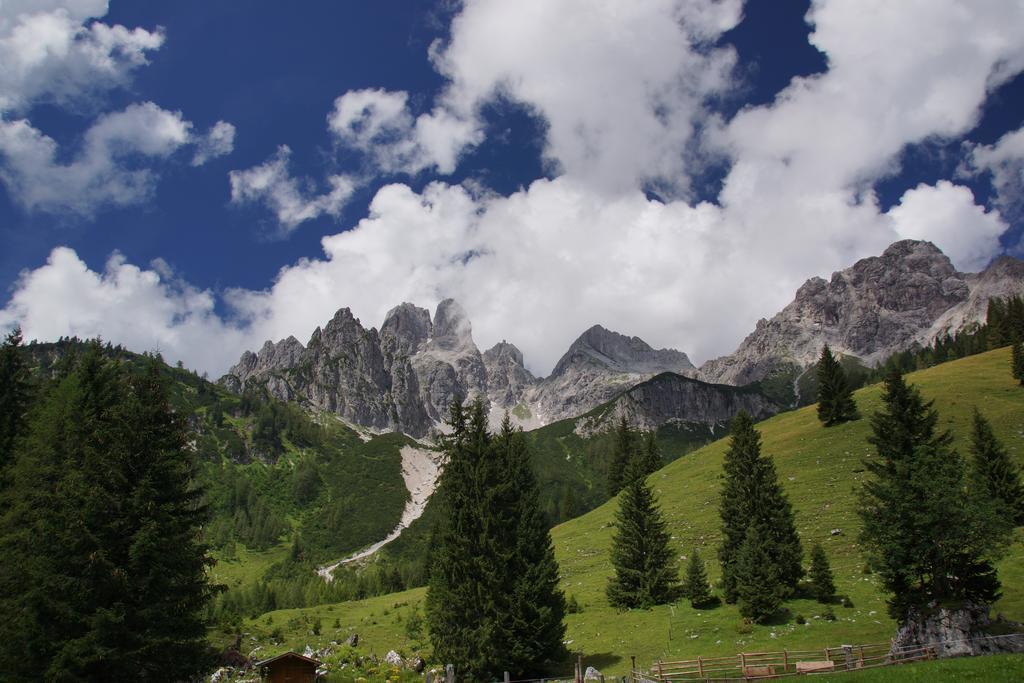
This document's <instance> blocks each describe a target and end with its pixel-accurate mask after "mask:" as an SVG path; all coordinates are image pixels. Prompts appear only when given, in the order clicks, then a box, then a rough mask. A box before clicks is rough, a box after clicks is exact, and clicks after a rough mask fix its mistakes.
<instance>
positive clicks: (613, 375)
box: [527, 325, 696, 424]
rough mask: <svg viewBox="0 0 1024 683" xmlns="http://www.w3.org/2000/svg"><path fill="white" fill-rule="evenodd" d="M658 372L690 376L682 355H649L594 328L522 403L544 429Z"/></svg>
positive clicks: (640, 344)
mask: <svg viewBox="0 0 1024 683" xmlns="http://www.w3.org/2000/svg"><path fill="white" fill-rule="evenodd" d="M660 372H674V373H677V374H684V375H685V374H695V373H696V370H695V369H694V367H693V364H692V363H691V362H690V359H689V358H687V357H686V354H685V353H682V352H680V351H675V350H673V349H659V350H655V349H652V348H651V347H650V346H649V345H648V344H647V343H646V342H644V341H643V340H642V339H639V338H637V337H627V336H625V335H622V334H619V333H617V332H612V331H610V330H606V329H605V328H603V327H601V326H600V325H595V326H594V327H591V328H590V329H589V330H587V331H586V332H584V333H583V334H582V335H580V337H579V339H577V340H576V341H575V342H573V344H572V346H570V347H569V350H568V351H567V352H566V353H565V355H564V356H562V358H561V359H560V360H559V361H558V364H557V365H556V366H555V369H554V371H553V372H552V373H551V376H550V377H548V378H546V379H544V380H543V381H542V382H541V383H540V384H539V385H538V386H537V387H536V388H535V389H534V390H533V391H531V392H529V394H528V395H527V398H528V401H529V403H530V405H531V407H532V408H533V410H534V412H535V414H536V415H537V416H538V417H539V418H540V420H541V421H542V422H543V423H545V424H546V423H549V422H554V421H556V420H561V419H564V418H567V417H574V416H576V415H579V414H581V413H584V412H586V411H587V410H590V409H591V408H593V407H595V406H598V405H601V404H602V403H605V402H606V401H609V400H610V399H611V398H613V397H614V396H615V395H616V394H618V393H619V392H621V391H622V390H624V389H626V388H628V387H631V386H633V385H635V384H637V383H639V382H642V381H644V380H646V379H648V378H650V377H652V376H653V375H655V374H657V373H660Z"/></svg>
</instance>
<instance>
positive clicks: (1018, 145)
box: [961, 128, 1024, 220]
mask: <svg viewBox="0 0 1024 683" xmlns="http://www.w3.org/2000/svg"><path fill="white" fill-rule="evenodd" d="M969 150H970V151H969V155H968V158H967V160H966V164H965V165H964V167H963V168H962V169H961V172H963V173H964V174H966V175H971V174H980V173H989V174H991V177H992V187H993V188H994V189H995V191H996V199H995V201H996V205H997V206H998V207H999V209H1000V211H1002V213H1003V214H1004V215H1006V216H1007V217H1010V218H1012V219H1014V220H1019V219H1021V218H1024V128H1018V129H1017V130H1015V131H1012V132H1010V133H1007V134H1006V135H1004V136H1003V137H1001V138H999V140H998V141H997V142H996V144H994V145H974V146H971V147H969Z"/></svg>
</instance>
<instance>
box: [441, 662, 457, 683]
mask: <svg viewBox="0 0 1024 683" xmlns="http://www.w3.org/2000/svg"><path fill="white" fill-rule="evenodd" d="M444 681H445V683H455V665H454V664H448V665H446V666H445V667H444Z"/></svg>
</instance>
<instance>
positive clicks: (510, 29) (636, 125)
mask: <svg viewBox="0 0 1024 683" xmlns="http://www.w3.org/2000/svg"><path fill="white" fill-rule="evenodd" d="M893 5H894V4H893V3H886V2H881V1H879V2H870V1H866V0H841V1H833V0H827V1H826V0H822V1H821V2H815V3H813V4H809V3H807V2H797V1H788V0H787V1H786V2H778V3H763V2H762V3H755V2H750V3H746V4H744V3H741V2H739V1H738V0H719V1H717V2H711V1H710V0H709V1H701V0H651V1H650V2H645V3H635V2H630V1H628V0H621V1H613V0H608V1H607V2H603V3H598V4H595V3H593V2H589V1H588V0H560V1H557V2H555V1H551V0H529V1H525V0H524V1H523V2H517V3H508V2H497V1H495V0H472V1H467V2H463V3H459V2H438V3H425V2H424V3H419V2H416V3H413V2H408V1H398V0H393V1H392V0H381V1H379V2H372V3H361V2H344V3H339V2H316V3H314V2H309V3H301V4H299V5H298V6H297V7H296V6H288V7H283V6H282V5H281V4H280V3H270V2H249V3H246V4H245V6H244V9H243V8H241V7H240V6H239V4H238V3H237V2H230V1H228V0H206V1H198V0H181V1H178V2H173V3H171V2H165V3H149V2H147V3H140V2H118V1H116V0H115V1H113V2H110V3H109V5H108V4H107V3H106V2H104V1H103V0H66V1H63V2H62V1H58V0H36V1H35V2H28V1H24V2H17V1H16V2H10V3H5V4H4V5H3V6H2V7H0V64H3V66H0V188H2V189H0V245H2V249H0V284H2V286H3V288H4V295H3V301H2V302H0V303H2V305H3V308H2V309H0V326H11V325H13V324H21V325H22V326H23V328H24V330H25V333H26V336H28V337H30V338H39V339H50V338H55V337H57V336H60V335H64V334H77V335H79V336H93V335H102V336H103V337H104V338H107V339H112V340H114V341H119V342H123V343H125V344H127V345H128V346H129V347H131V348H134V349H136V350H147V349H159V350H160V351H161V352H163V353H164V355H165V356H168V357H170V358H173V359H179V358H180V359H182V360H184V361H185V362H186V363H187V364H188V365H190V366H192V367H196V368H199V369H201V370H205V371H209V372H211V373H213V374H219V373H220V372H223V371H224V370H225V369H226V368H227V366H228V365H229V364H230V363H231V362H232V361H233V360H234V359H235V358H237V356H238V355H239V354H240V353H241V351H242V350H244V349H246V348H252V347H258V346H259V345H260V344H261V343H262V341H263V340H264V339H266V338H272V339H278V338H282V337H284V336H287V335H289V334H293V335H295V336H296V337H297V338H299V339H300V340H302V341H305V339H307V338H308V336H309V334H310V333H311V331H312V330H313V328H314V327H315V326H316V325H318V324H323V322H325V321H326V320H328V319H329V318H330V317H331V315H332V314H333V311H334V310H336V309H337V308H339V307H342V306H349V307H351V308H352V309H353V311H354V312H355V313H356V315H357V316H360V317H361V318H362V319H363V322H364V323H365V324H366V325H367V326H370V325H379V324H380V322H381V321H382V319H383V316H384V314H385V312H386V311H387V310H388V309H389V308H390V307H391V306H393V305H396V304H397V303H399V302H400V301H403V300H409V301H413V302H414V303H417V304H419V305H422V306H425V307H429V308H433V306H434V305H435V304H436V302H437V301H438V300H440V299H441V298H445V297H448V296H453V297H455V298H457V299H459V300H460V301H461V302H462V303H463V305H464V306H465V307H466V308H467V310H468V312H469V314H470V317H471V319H472V320H473V323H474V331H475V335H476V338H477V341H478V343H479V344H480V345H481V346H482V347H485V346H489V345H491V344H493V343H495V342H497V341H500V340H501V339H505V338H507V339H509V341H512V342H514V343H516V344H517V345H519V346H520V347H521V348H522V349H523V351H524V353H525V355H526V360H527V364H528V365H530V366H531V368H532V369H534V370H535V371H536V372H538V373H540V374H544V373H546V372H547V371H549V370H550V368H551V367H552V366H553V364H554V362H555V361H556V360H557V358H558V355H559V354H560V353H561V352H562V351H564V349H565V348H566V347H567V346H568V344H569V343H570V342H571V341H572V339H573V338H575V336H576V335H578V334H579V333H580V332H581V331H582V330H583V329H585V328H586V327H589V326H590V325H591V324H594V323H601V324H604V325H606V326H608V327H611V328H613V329H617V330H619V331H621V332H624V333H628V334H636V335H639V336H641V337H643V338H644V339H645V340H647V341H649V342H651V343H652V344H654V345H656V346H671V347H676V348H680V349H682V350H684V351H687V352H689V353H690V354H691V355H692V356H693V357H694V359H695V360H696V361H701V360H704V359H706V358H709V357H713V356H715V355H720V354H724V353H728V352H730V351H731V350H732V349H733V348H734V347H735V346H736V345H737V344H738V342H739V341H740V339H742V337H743V336H744V334H746V333H747V332H749V330H750V329H752V327H753V324H754V323H755V322H756V320H757V319H758V318H760V317H769V316H771V315H772V314H773V313H774V312H776V311H777V310H778V309H779V308H781V307H782V306H783V305H785V303H787V302H788V301H789V300H790V299H791V298H792V295H793V293H794V291H795V290H796V288H797V287H798V286H799V284H800V283H802V282H803V280H805V279H806V278H807V277H810V276H812V275H823V276H828V274H829V273H830V272H832V271H833V270H836V269H839V268H842V267H846V266H848V265H850V264H851V263H852V262H853V261H854V260H856V259H857V258H862V257H865V256H869V255H874V254H877V253H880V251H881V250H882V249H884V248H885V246H886V245H887V244H889V243H891V242H892V241H894V240H896V239H901V238H920V239H931V240H932V241H934V242H935V243H936V244H938V245H939V246H940V247H941V248H942V249H943V250H944V251H946V253H947V254H948V255H949V256H950V258H951V259H953V261H954V263H955V264H956V265H957V266H958V267H959V268H960V269H962V270H971V271H973V270H978V269H980V268H982V267H984V265H985V264H987V263H988V262H989V261H990V260H991V259H992V258H994V257H996V256H998V255H1000V254H1002V253H1011V254H1018V255H1019V254H1020V253H1021V245H1020V242H1021V234H1022V225H1024V223H1022V212H1021V208H1022V203H1021V202H1022V200H1021V197H1022V195H1021V191H1022V186H1024V180H1022V169H1024V132H1021V127H1022V124H1024V120H1022V119H1024V76H1022V75H1021V71H1022V69H1024V40H1021V38H1022V37H1024V36H1022V35H1021V30H1020V26H1024V9H1022V7H1021V6H1020V3H1019V2H1010V1H1005V2H1000V1H996V0H992V1H991V2H953V1H952V0H950V1H949V2H939V1H938V0H936V1H931V0H929V1H928V2H919V3H918V2H905V3H896V4H895V5H896V6H893Z"/></svg>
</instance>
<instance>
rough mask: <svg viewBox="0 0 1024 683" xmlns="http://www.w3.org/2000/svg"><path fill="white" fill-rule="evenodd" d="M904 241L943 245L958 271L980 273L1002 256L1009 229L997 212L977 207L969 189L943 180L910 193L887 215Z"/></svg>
mask: <svg viewBox="0 0 1024 683" xmlns="http://www.w3.org/2000/svg"><path fill="white" fill-rule="evenodd" d="M888 215H889V216H890V217H891V218H892V219H893V222H894V226H893V227H894V229H895V231H896V233H897V234H898V235H899V236H900V237H903V238H907V239H918V240H929V241H931V242H934V243H935V244H938V245H941V246H942V250H943V251H944V252H946V255H947V256H949V258H950V260H951V261H952V262H953V265H955V266H956V267H957V268H958V269H959V270H963V271H967V272H977V271H979V270H981V269H983V268H984V267H985V266H987V265H988V262H989V261H990V260H991V259H992V257H993V256H994V255H995V254H997V253H999V249H1000V247H999V236H1000V235H1002V234H1003V233H1004V232H1006V229H1007V227H1008V226H1007V225H1006V223H1005V222H1004V221H1003V219H1002V217H1001V216H1000V215H999V213H998V212H995V211H985V209H984V207H981V206H978V205H976V204H975V203H974V194H973V193H972V192H971V191H970V189H968V188H966V187H963V186H961V185H954V184H953V183H951V182H949V181H948V180H940V181H939V182H938V183H937V184H935V185H925V184H923V183H922V184H921V185H918V186H917V187H916V188H914V189H912V190H908V191H907V192H906V193H905V194H904V195H903V197H902V198H901V199H900V203H899V204H898V205H897V206H894V207H892V208H891V209H889V211H888Z"/></svg>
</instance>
